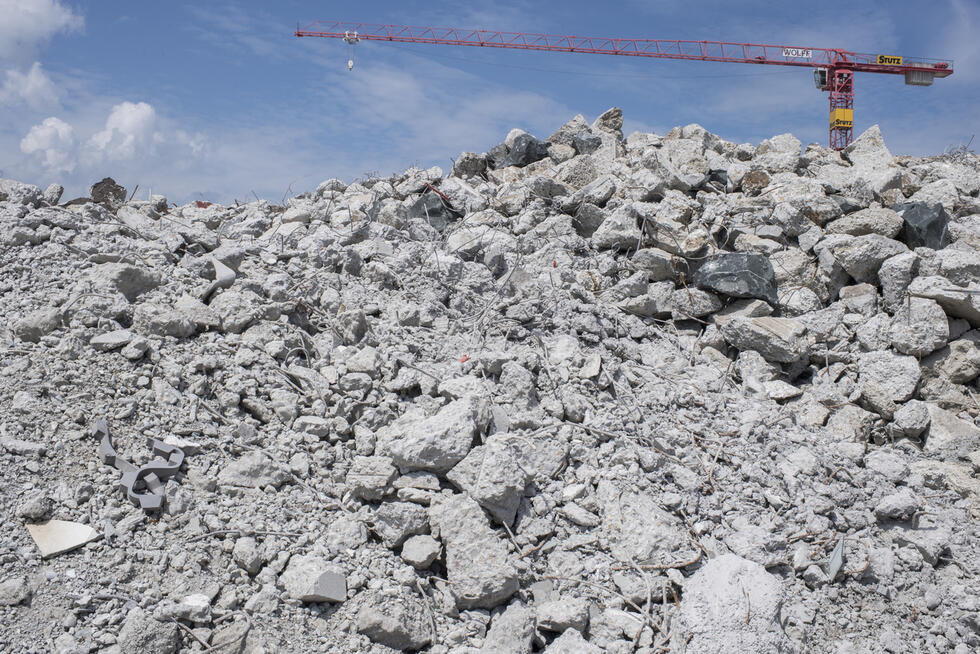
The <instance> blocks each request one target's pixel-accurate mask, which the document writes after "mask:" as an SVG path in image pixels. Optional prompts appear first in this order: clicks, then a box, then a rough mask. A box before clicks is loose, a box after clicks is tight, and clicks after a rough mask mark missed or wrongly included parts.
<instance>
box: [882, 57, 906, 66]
mask: <svg viewBox="0 0 980 654" xmlns="http://www.w3.org/2000/svg"><path fill="white" fill-rule="evenodd" d="M878 63H879V64H883V65H885V66H901V65H902V58H901V57H899V56H898V55H878Z"/></svg>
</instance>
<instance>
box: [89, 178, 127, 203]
mask: <svg viewBox="0 0 980 654" xmlns="http://www.w3.org/2000/svg"><path fill="white" fill-rule="evenodd" d="M88 194H89V197H91V198H92V202H95V203H96V204H101V205H102V206H103V207H105V208H106V209H109V210H111V211H115V210H116V209H118V208H119V207H121V206H122V205H123V203H124V202H126V189H124V188H123V187H122V186H119V184H116V180H114V179H112V178H111V177H106V178H104V179H103V180H102V181H101V182H96V183H95V184H93V185H92V188H90V189H89V192H88Z"/></svg>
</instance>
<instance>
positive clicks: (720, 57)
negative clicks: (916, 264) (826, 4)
mask: <svg viewBox="0 0 980 654" xmlns="http://www.w3.org/2000/svg"><path fill="white" fill-rule="evenodd" d="M296 36H298V37H303V36H319V37H324V38H330V39H342V40H344V41H345V42H347V43H349V44H354V43H358V42H360V41H393V42H398V43H429V44H437V45H467V46H475V47H481V48H510V49H515V50H543V51H546V52H580V53H585V54H604V55H619V56H623V57H651V58H656V59H687V60H690V61H720V62H725V63H735V64H765V65H770V66H797V67H802V68H813V69H815V70H814V71H813V78H814V83H815V84H816V86H817V88H818V89H820V90H821V91H828V92H829V93H830V147H831V148H833V149H835V150H840V149H842V148H844V147H846V146H847V145H848V144H850V143H851V141H853V140H854V73H883V74H886V75H904V76H905V83H906V84H909V85H912V86H930V85H931V84H932V81H933V79H934V78H936V77H949V76H950V75H952V74H953V62H952V61H950V60H947V59H921V58H915V59H912V58H907V57H902V56H899V55H889V54H862V53H858V52H851V51H849V50H841V49H834V48H801V47H792V46H784V45H764V44H759V43H729V42H725V41H675V40H665V39H608V38H595V37H589V36H556V35H552V34H528V33H524V32H494V31H488V30H464V29H455V28H447V27H411V26H408V25H376V24H368V23H342V22H322V21H315V22H313V23H311V24H309V25H307V26H305V27H302V28H297V29H296Z"/></svg>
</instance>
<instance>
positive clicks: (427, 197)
mask: <svg viewBox="0 0 980 654" xmlns="http://www.w3.org/2000/svg"><path fill="white" fill-rule="evenodd" d="M408 217H409V218H410V219H411V220H422V221H425V222H427V223H429V224H430V225H432V227H434V228H435V229H437V230H439V231H440V232H441V231H442V230H444V229H446V226H447V225H448V224H449V223H450V222H452V221H454V220H456V219H457V218H459V214H458V213H457V212H456V211H454V210H453V208H452V207H450V206H448V205H447V204H446V202H445V201H444V200H443V199H442V198H441V197H439V195H438V194H437V193H433V192H432V191H429V192H428V193H423V194H422V196H421V197H420V198H419V199H418V200H416V201H415V203H414V204H412V206H411V207H409V208H408Z"/></svg>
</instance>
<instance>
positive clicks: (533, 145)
mask: <svg viewBox="0 0 980 654" xmlns="http://www.w3.org/2000/svg"><path fill="white" fill-rule="evenodd" d="M491 152H493V151H492V150H491ZM547 156H548V144H547V143H545V142H544V141H540V140H538V139H536V138H534V137H533V136H531V135H530V134H521V135H520V136H518V137H517V138H516V139H514V145H513V147H511V149H510V152H508V153H507V156H505V157H503V158H502V159H501V160H500V163H499V165H497V166H495V168H506V167H507V166H519V167H523V166H527V165H528V164H532V163H534V162H535V161H541V160H542V159H544V158H545V157H547Z"/></svg>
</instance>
